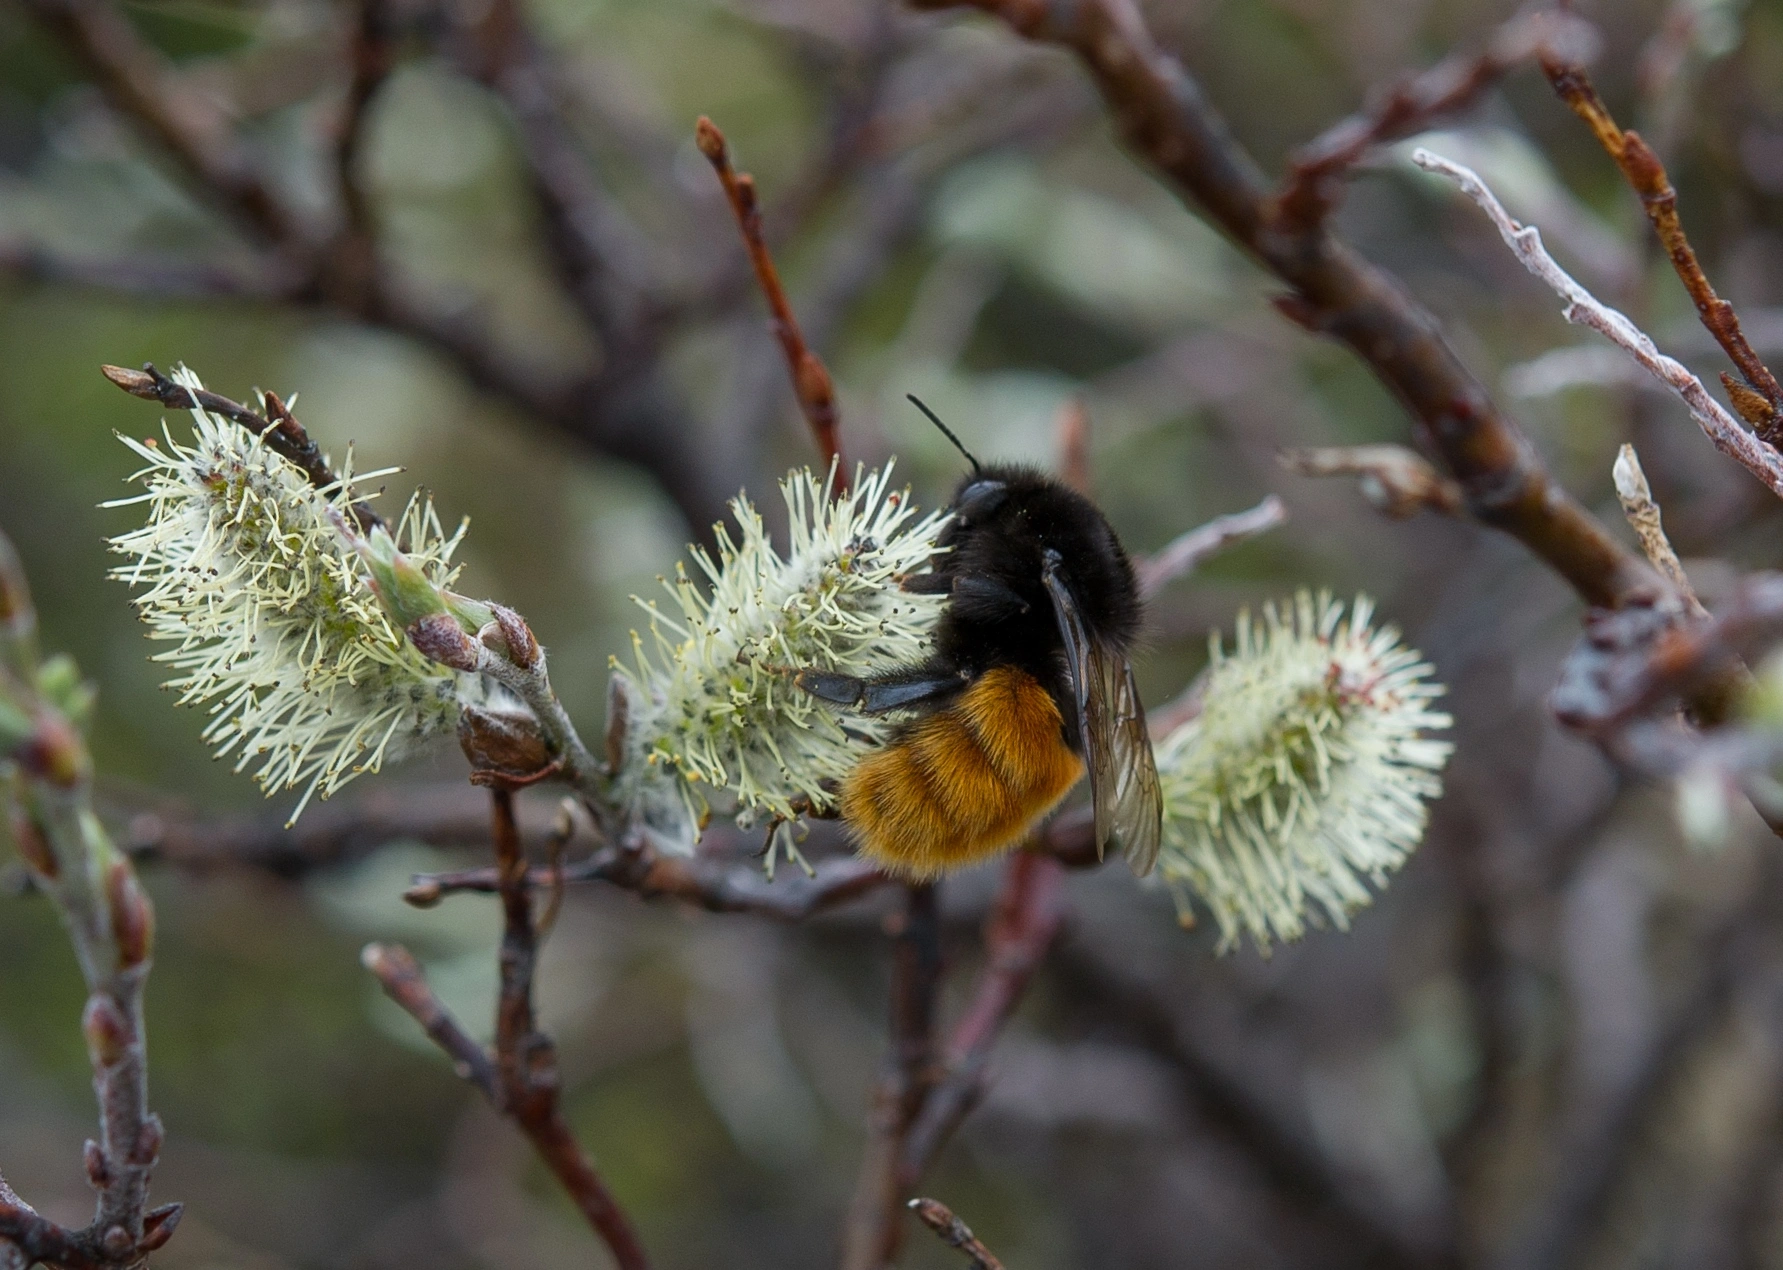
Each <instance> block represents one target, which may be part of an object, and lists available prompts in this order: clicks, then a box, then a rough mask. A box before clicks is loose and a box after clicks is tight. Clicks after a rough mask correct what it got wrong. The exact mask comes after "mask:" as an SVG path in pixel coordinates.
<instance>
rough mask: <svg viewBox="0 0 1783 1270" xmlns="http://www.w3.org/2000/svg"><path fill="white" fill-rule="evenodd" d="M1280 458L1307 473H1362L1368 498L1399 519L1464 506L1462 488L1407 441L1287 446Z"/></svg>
mask: <svg viewBox="0 0 1783 1270" xmlns="http://www.w3.org/2000/svg"><path fill="white" fill-rule="evenodd" d="M1280 457H1281V463H1282V466H1283V467H1285V468H1287V469H1288V470H1289V471H1290V472H1298V473H1299V474H1300V475H1302V476H1355V477H1357V478H1358V481H1357V484H1358V485H1359V486H1360V487H1361V490H1362V497H1363V498H1365V499H1367V500H1368V502H1369V505H1370V506H1372V507H1374V508H1375V510H1377V511H1379V512H1380V513H1381V514H1382V515H1383V516H1387V517H1390V518H1391V519H1393V520H1406V519H1409V518H1410V517H1412V516H1415V515H1417V514H1418V513H1419V512H1421V511H1434V512H1441V513H1443V514H1444V515H1447V516H1457V515H1460V514H1461V511H1462V510H1463V499H1462V494H1461V487H1460V486H1459V485H1457V484H1455V482H1454V481H1451V480H1450V479H1449V478H1448V477H1446V476H1444V475H1443V474H1442V473H1441V472H1438V471H1437V470H1436V469H1435V468H1433V467H1431V466H1430V464H1429V463H1428V462H1426V461H1425V460H1424V459H1423V458H1422V457H1421V456H1420V455H1419V454H1418V453H1417V452H1416V451H1413V450H1408V449H1406V448H1405V447H1404V446H1403V445H1344V446H1314V447H1311V448H1309V449H1304V450H1284V451H1282V453H1281V456H1280Z"/></svg>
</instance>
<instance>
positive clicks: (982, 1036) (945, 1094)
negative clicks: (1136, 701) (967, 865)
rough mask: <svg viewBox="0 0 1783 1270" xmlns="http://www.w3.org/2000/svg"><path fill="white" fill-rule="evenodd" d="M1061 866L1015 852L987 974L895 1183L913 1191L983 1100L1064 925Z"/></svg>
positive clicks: (990, 932) (991, 928)
mask: <svg viewBox="0 0 1783 1270" xmlns="http://www.w3.org/2000/svg"><path fill="white" fill-rule="evenodd" d="M1064 869H1065V866H1064V864H1063V863H1062V862H1060V861H1059V860H1057V859H1055V858H1054V857H1052V856H1051V855H1043V854H1041V853H1040V852H1037V851H1019V852H1017V853H1016V854H1015V856H1014V858H1012V859H1011V860H1010V862H1009V865H1008V868H1007V870H1006V871H1005V873H1004V875H1003V885H1002V888H1001V889H1000V890H999V891H998V893H997V900H996V904H995V906H994V907H993V909H992V910H991V915H990V917H989V919H988V920H987V921H986V922H985V932H984V944H985V961H986V964H985V968H984V973H983V975H982V976H981V977H980V979H979V981H978V986H977V988H976V989H975V990H974V992H973V996H972V1003H971V1004H970V1005H969V1006H967V1008H966V1012H965V1014H963V1015H962V1016H961V1017H960V1020H959V1022H958V1023H957V1024H955V1025H954V1029H953V1034H952V1036H951V1037H950V1039H949V1041H948V1046H947V1055H948V1057H947V1068H946V1074H945V1075H944V1076H943V1077H942V1079H941V1080H940V1082H939V1083H938V1084H937V1085H936V1086H935V1088H934V1090H933V1092H932V1093H931V1094H930V1095H929V1098H928V1100H927V1102H926V1104H925V1105H924V1106H923V1108H922V1114H921V1115H920V1117H919V1118H918V1119H917V1121H916V1122H915V1123H914V1124H913V1125H911V1126H910V1129H909V1132H908V1134H907V1136H906V1140H905V1143H904V1154H903V1158H902V1160H901V1161H900V1163H899V1176H900V1181H901V1182H902V1185H903V1189H904V1190H905V1191H908V1190H910V1189H913V1188H914V1187H915V1186H916V1184H917V1183H918V1182H919V1181H921V1179H922V1176H923V1174H924V1173H926V1172H927V1171H928V1169H929V1166H930V1165H931V1164H932V1163H933V1162H934V1159H935V1157H936V1155H938V1154H939V1153H940V1151H941V1148H942V1147H943V1146H945V1145H946V1144H947V1141H948V1139H949V1138H951V1137H952V1136H953V1133H954V1130H956V1129H958V1128H959V1126H960V1124H961V1123H962V1122H963V1121H964V1120H965V1118H966V1117H967V1116H968V1115H970V1114H971V1112H972V1109H973V1108H974V1107H975V1106H977V1105H978V1100H979V1099H980V1098H981V1097H982V1096H983V1093H984V1081H985V1071H986V1068H987V1067H988V1066H989V1064H990V1055H991V1049H992V1047H993V1046H994V1045H995V1044H996V1040H997V1037H998V1035H999V1034H1000V1033H1001V1032H1002V1030H1003V1025H1004V1024H1005V1023H1007V1022H1008V1021H1009V1016H1010V1015H1011V1014H1013V1013H1014V1012H1015V1007H1016V1006H1017V1005H1019V1004H1020V1003H1021V999H1022V997H1023V995H1024V994H1025V993H1026V992H1027V990H1028V984H1029V983H1030V982H1031V981H1032V980H1033V977H1034V974H1035V972H1036V971H1038V970H1039V969H1040V966H1041V963H1042V962H1044V961H1045V960H1046V953H1047V950H1048V949H1050V948H1051V947H1052V942H1053V940H1054V938H1055V937H1056V936H1057V935H1058V933H1059V928H1060V926H1061V924H1062V922H1063V920H1064V908H1063V899H1062V891H1063V886H1064Z"/></svg>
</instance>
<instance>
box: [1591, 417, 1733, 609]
mask: <svg viewBox="0 0 1783 1270" xmlns="http://www.w3.org/2000/svg"><path fill="white" fill-rule="evenodd" d="M1610 474H1611V476H1612V477H1613V478H1614V480H1615V483H1616V498H1617V499H1618V500H1619V501H1620V502H1621V504H1622V514H1623V515H1624V516H1626V517H1627V518H1628V527H1629V528H1630V529H1632V530H1634V536H1635V537H1636V538H1639V539H1640V540H1641V550H1642V551H1643V552H1645V553H1646V556H1647V559H1648V560H1649V561H1650V562H1651V563H1652V565H1653V567H1654V568H1655V569H1658V570H1659V571H1660V572H1661V573H1663V574H1664V575H1665V576H1666V578H1667V579H1668V580H1669V581H1670V582H1671V584H1672V585H1673V586H1674V587H1676V588H1677V590H1678V594H1679V595H1681V596H1682V597H1683V598H1684V608H1685V611H1686V612H1688V613H1689V614H1690V615H1691V616H1692V617H1707V616H1708V615H1709V611H1708V610H1707V609H1705V608H1704V607H1703V605H1702V601H1701V600H1699V599H1697V598H1696V588H1695V587H1693V586H1691V585H1690V579H1689V578H1688V577H1686V576H1685V573H1684V564H1683V562H1682V561H1680V560H1679V559H1678V553H1677V552H1676V551H1674V550H1673V549H1672V542H1671V539H1670V538H1667V537H1666V536H1665V524H1664V522H1663V520H1662V519H1661V517H1660V513H1659V504H1658V503H1656V502H1654V501H1653V489H1652V487H1651V486H1650V485H1648V484H1647V474H1646V472H1644V471H1642V470H1641V456H1640V455H1638V454H1636V453H1635V449H1634V447H1633V446H1632V445H1626V444H1625V445H1623V447H1622V448H1621V449H1620V450H1618V451H1617V452H1616V462H1615V464H1614V466H1613V467H1612V468H1611V469H1610Z"/></svg>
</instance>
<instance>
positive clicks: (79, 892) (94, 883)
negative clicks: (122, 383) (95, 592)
mask: <svg viewBox="0 0 1783 1270" xmlns="http://www.w3.org/2000/svg"><path fill="white" fill-rule="evenodd" d="M36 629H37V620H36V612H35V609H34V608H33V606H32V603H31V597H30V593H29V590H28V589H27V587H26V584H25V579H24V576H23V574H22V572H21V571H20V570H19V569H18V568H17V556H16V554H15V553H14V551H13V549H12V545H11V543H10V542H9V541H8V540H7V539H6V537H5V535H4V534H0V710H3V711H4V713H5V714H6V716H7V717H8V718H9V719H12V720H15V721H16V722H15V723H14V724H13V725H12V726H10V727H9V728H8V729H7V730H6V731H5V732H4V733H0V770H3V771H4V773H5V779H4V780H0V814H3V815H4V816H5V818H6V820H7V821H8V822H9V826H10V829H11V834H10V837H11V839H12V841H13V844H14V846H15V847H16V849H17V851H18V854H19V857H20V859H21V860H22V861H23V863H24V865H25V866H26V868H27V869H28V870H29V872H30V875H31V878H32V881H33V882H34V884H35V885H36V886H37V887H38V888H39V889H41V890H42V891H43V892H45V893H46V894H47V895H49V897H50V898H51V899H52V900H53V901H54V902H55V904H56V907H57V908H58V909H59V910H60V913H61V916H62V924H63V927H64V929H65V930H66V931H67V933H68V937H69V940H70V942H71V943H72V944H73V946H74V952H75V956H76V960H77V961H78V962H79V963H80V969H81V975H82V978H83V979H84V981H85V984H86V989H87V997H86V1006H85V1009H84V1011H83V1012H82V1015H81V1030H82V1032H83V1033H84V1035H85V1039H86V1043H87V1057H88V1059H89V1061H90V1062H91V1064H92V1069H93V1093H94V1096H95V1099H96V1100H97V1102H98V1104H99V1137H98V1140H97V1141H90V1142H88V1143H87V1144H86V1149H85V1152H84V1157H85V1165H86V1173H87V1181H88V1183H89V1184H90V1185H91V1186H92V1188H93V1190H94V1191H95V1192H97V1195H98V1199H97V1202H96V1204H95V1205H94V1212H93V1219H92V1221H90V1222H89V1223H88V1224H87V1225H86V1226H85V1227H83V1228H82V1229H80V1230H77V1231H69V1230H65V1229H63V1228H62V1227H60V1226H58V1225H56V1224H55V1223H53V1222H46V1221H45V1219H43V1218H42V1217H41V1216H39V1215H38V1214H37V1213H35V1212H34V1211H33V1210H32V1209H31V1207H30V1206H29V1205H27V1204H25V1203H23V1201H21V1200H19V1198H18V1196H16V1195H15V1194H13V1192H12V1191H11V1190H10V1188H7V1187H5V1186H4V1184H0V1250H4V1249H3V1245H5V1244H11V1245H12V1248H13V1249H14V1250H17V1251H19V1252H21V1254H22V1255H23V1256H25V1257H27V1258H29V1261H30V1262H36V1261H38V1260H48V1261H52V1262H54V1263H56V1264H60V1265H62V1266H64V1267H72V1268H73V1270H85V1268H86V1267H89V1266H94V1267H114V1268H117V1270H122V1268H123V1267H131V1266H135V1265H137V1264H138V1263H139V1262H141V1261H142V1260H143V1258H145V1257H146V1256H147V1255H148V1254H149V1253H150V1252H152V1251H154V1250H155V1249H157V1248H159V1247H161V1246H162V1245H163V1244H165V1243H166V1242H167V1240H168V1239H169V1238H171V1237H172V1235H173V1232H174V1229H175V1227H177V1226H178V1225H179V1220H180V1214H181V1212H182V1209H181V1207H180V1206H179V1205H178V1204H170V1205H166V1206H163V1207H161V1208H157V1209H153V1210H150V1209H149V1207H148V1198H149V1182H150V1179H151V1178H152V1177H153V1175H154V1171H155V1166H156V1164H157V1163H158V1162H159V1159H160V1155H161V1141H162V1130H161V1121H160V1118H159V1117H157V1116H156V1115H155V1114H154V1113H153V1112H151V1111H150V1110H149V1083H148V1050H147V1046H146V1042H145V1040H144V1031H145V1029H144V1016H143V989H144V985H145V983H146V982H147V979H148V974H149V967H150V963H151V960H152V956H153V952H154V943H155V912H154V908H153V906H152V905H151V904H150V902H149V899H148V896H147V894H146V893H145V892H144V891H143V889H142V886H141V884H140V883H139V882H138V881H137V878H136V872H135V870H134V869H133V868H132V867H131V864H130V860H129V858H128V857H126V856H125V855H124V854H123V853H122V852H120V851H119V850H118V849H117V847H116V846H115V845H114V844H113V843H112V841H111V838H110V837H109V835H108V834H107V833H106V831H105V828H104V826H103V825H102V824H101V823H100V821H99V818H98V817H97V816H95V815H94V814H93V810H92V793H93V788H92V779H93V763H92V757H91V755H90V754H89V753H88V751H87V746H86V742H85V740H84V737H83V734H82V730H81V728H80V727H79V726H78V723H77V720H75V719H73V718H71V717H70V716H69V715H68V714H66V713H65V712H64V699H63V698H61V697H58V696H57V695H56V694H54V693H52V692H50V691H47V690H46V689H45V688H44V683H45V680H44V677H43V674H42V670H43V665H42V663H40V662H39V660H38V657H39V652H38V647H37V639H36ZM6 1255H7V1256H8V1258H9V1259H13V1260H16V1259H17V1258H13V1257H12V1255H11V1252H7V1254H6Z"/></svg>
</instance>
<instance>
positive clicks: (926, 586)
mask: <svg viewBox="0 0 1783 1270" xmlns="http://www.w3.org/2000/svg"><path fill="white" fill-rule="evenodd" d="M952 587H953V577H952V575H951V574H946V573H906V574H905V575H904V576H903V577H901V578H899V579H898V590H900V591H902V592H904V593H905V594H906V595H946V594H947V593H948V591H949V590H951V589H952Z"/></svg>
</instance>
